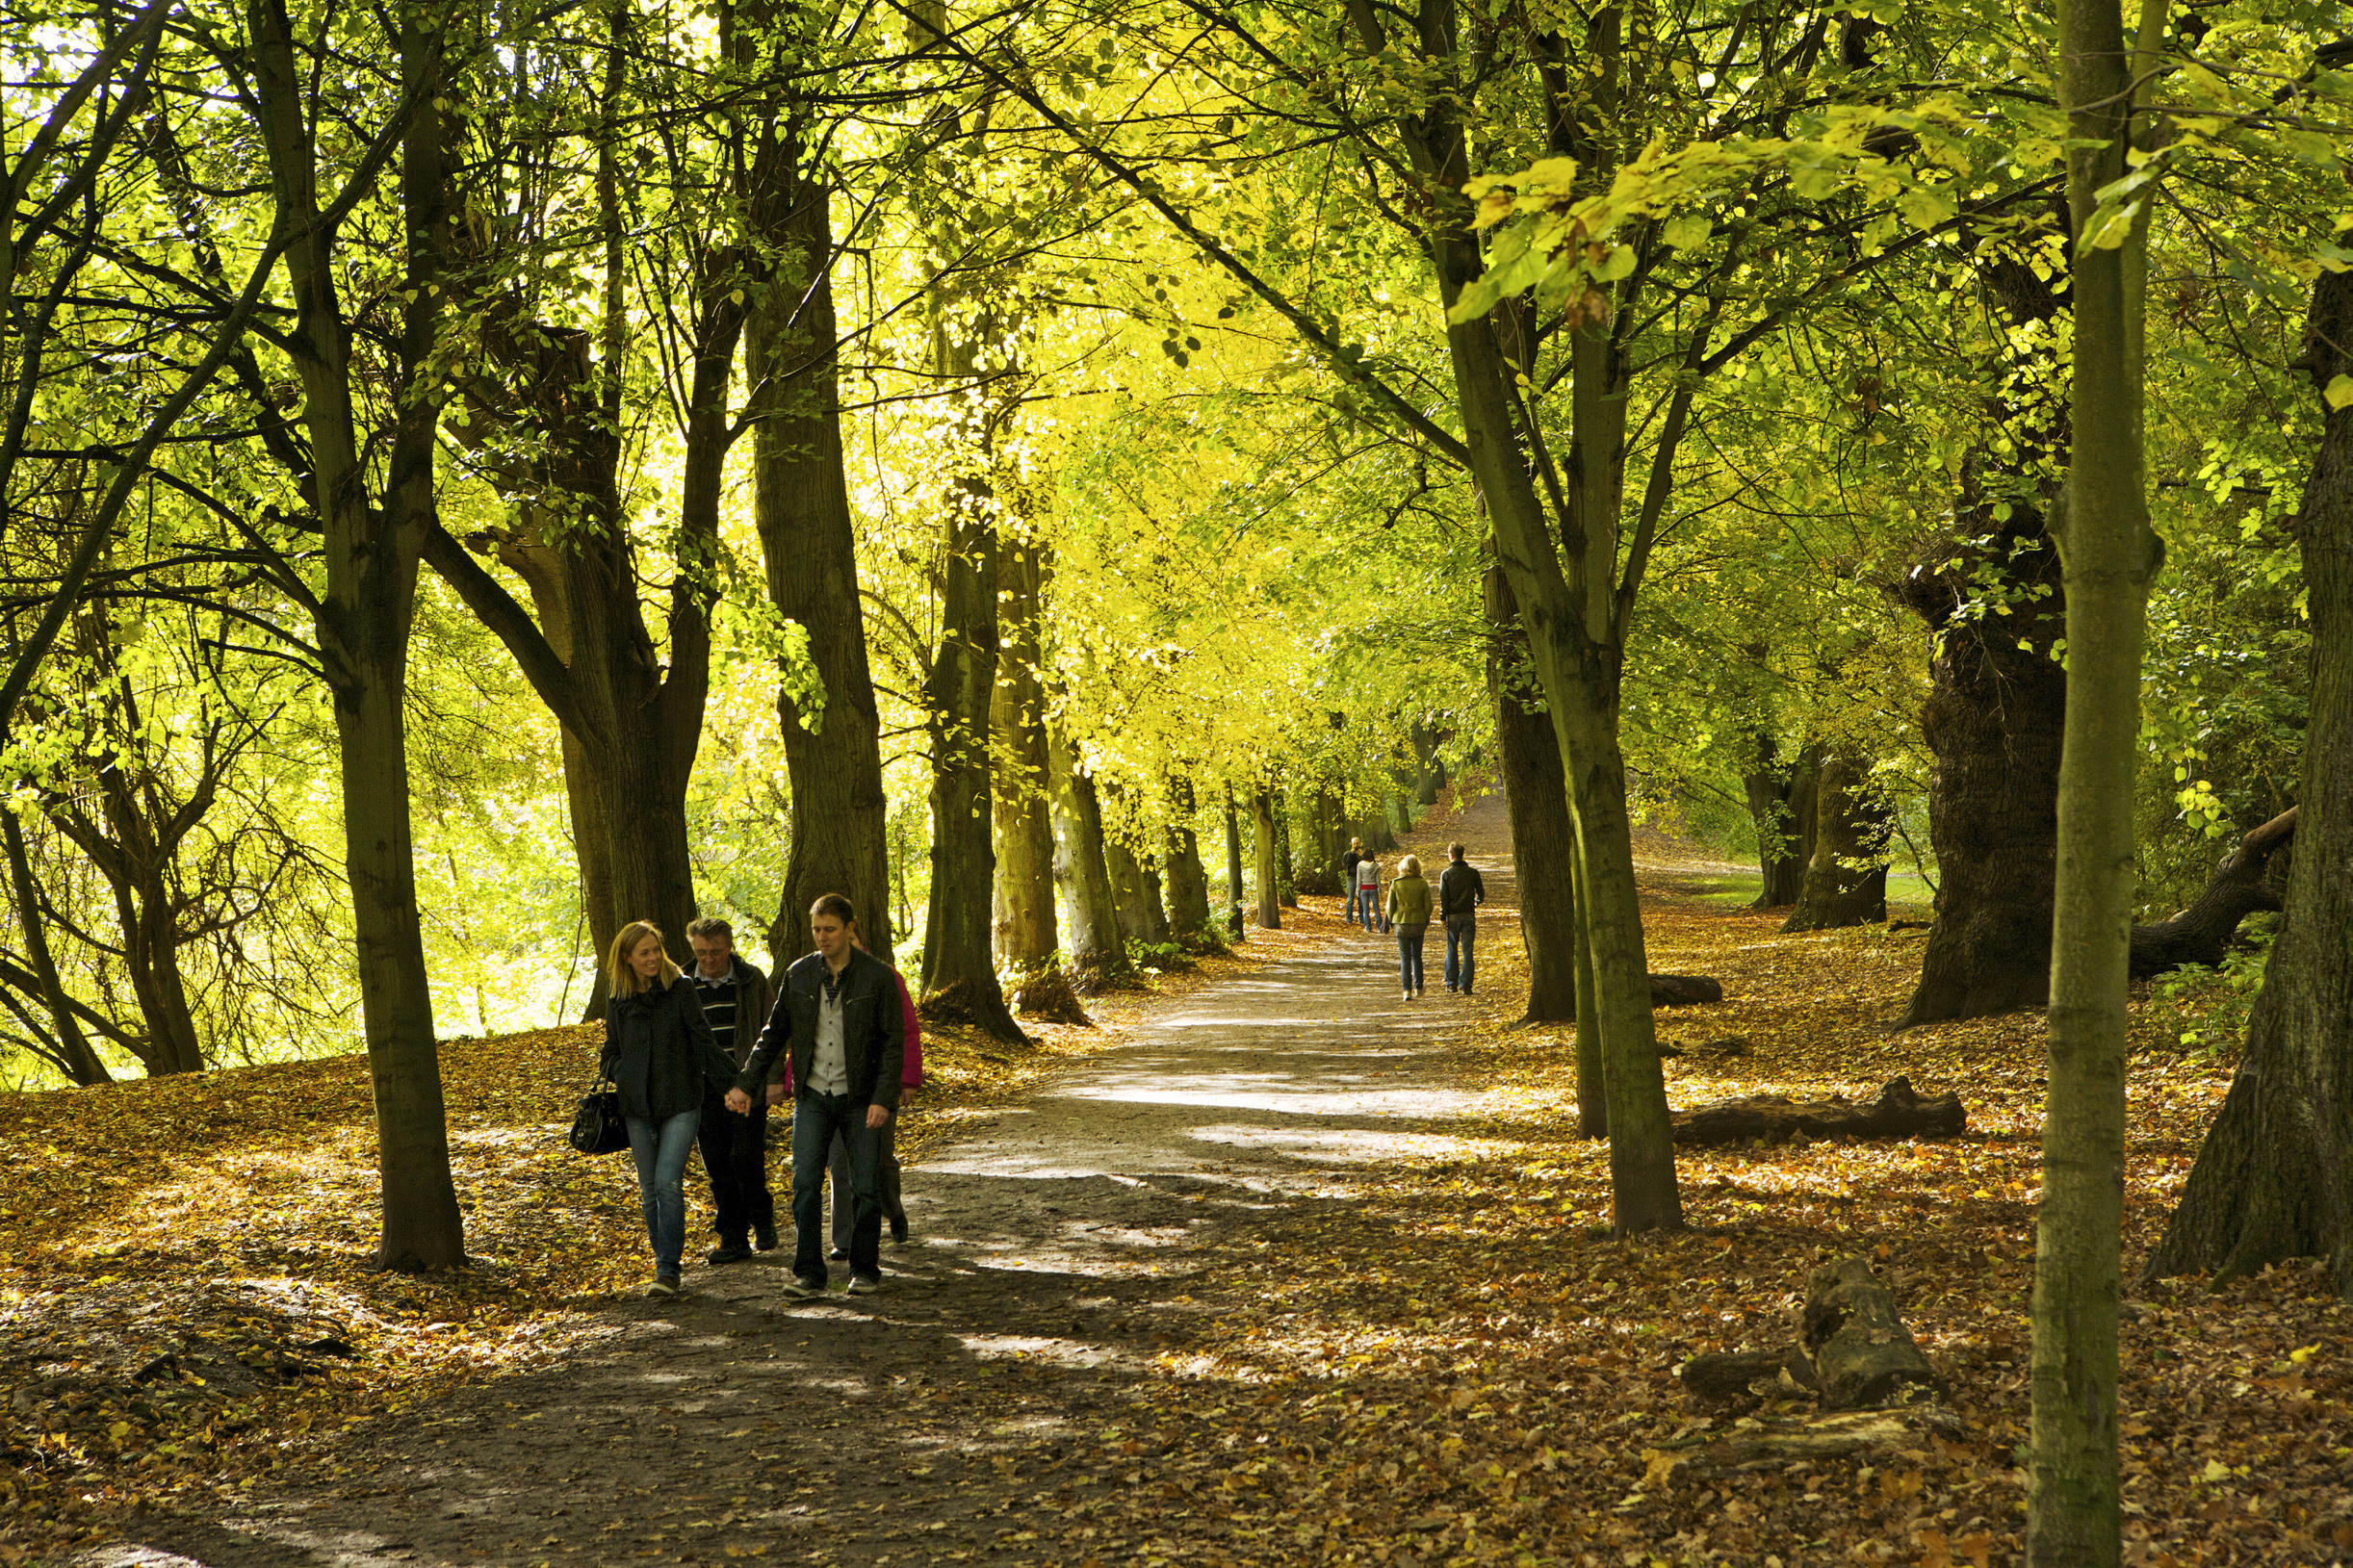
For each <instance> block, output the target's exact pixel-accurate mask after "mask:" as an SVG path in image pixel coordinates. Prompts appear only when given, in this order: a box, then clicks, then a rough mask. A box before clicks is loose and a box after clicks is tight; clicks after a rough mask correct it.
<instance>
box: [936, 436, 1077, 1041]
mask: <svg viewBox="0 0 2353 1568" xmlns="http://www.w3.org/2000/svg"><path fill="white" fill-rule="evenodd" d="M991 505H992V501H991V498H990V497H989V496H988V494H987V492H986V486H985V483H984V481H983V480H982V478H981V477H980V476H978V475H970V474H968V475H965V476H960V477H959V478H958V479H956V480H955V481H953V482H952V483H951V486H950V490H949V497H948V503H947V548H946V552H945V565H944V569H943V573H942V586H941V592H940V648H939V652H938V654H937V655H935V656H934V658H933V661H932V667H931V673H930V675H929V676H928V677H927V678H926V680H925V681H924V683H923V686H924V689H923V702H924V707H925V710H926V714H927V723H928V725H929V728H930V731H931V832H932V841H931V912H930V917H929V918H928V919H927V920H926V921H925V922H924V928H923V929H924V938H923V992H924V1008H925V1010H926V1012H927V1013H928V1014H930V1015H934V1016H937V1017H941V1018H944V1019H955V1020H958V1021H963V1020H967V1019H969V1020H970V1021H971V1022H972V1023H974V1024H976V1025H977V1026H979V1027H980V1028H981V1029H983V1030H985V1031H986V1032H988V1033H989V1034H991V1035H994V1036H996V1038H997V1039H999V1040H1006V1041H1022V1040H1025V1039H1027V1037H1026V1036H1025V1035H1023V1034H1022V1033H1021V1027H1020V1026H1019V1025H1018V1024H1016V1023H1015V1022H1014V1021H1013V1015H1012V1014H1011V1012H1009V1011H1008V1010H1007V1008H1006V1006H1005V997H1004V992H1003V990H1002V988H1001V987H1000V986H999V984H998V981H997V977H996V961H995V957H994V954H993V951H992V948H993V945H994V944H993V943H992V941H991V929H990V928H991V924H992V922H991V908H990V900H991V898H992V896H993V888H994V887H995V883H996V848H995V846H994V845H993V844H992V843H991V841H990V835H991V831H992V822H991V810H990V794H991V788H990V782H991V781H990V772H991V762H990V757H989V713H990V707H991V705H992V703H993V701H994V699H995V696H996V656H997V632H996V523H995V519H994V516H993V515H992V511H991ZM1073 935H1075V933H1073Z"/></svg>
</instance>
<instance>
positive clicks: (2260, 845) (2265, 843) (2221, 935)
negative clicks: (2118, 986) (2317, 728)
mask: <svg viewBox="0 0 2353 1568" xmlns="http://www.w3.org/2000/svg"><path fill="white" fill-rule="evenodd" d="M2310 744H2311V743H2310V740H2309V738H2308V739H2307V742H2306V746H2307V750H2306V753H2305V755H2306V756H2307V757H2310V756H2311V751H2310ZM2300 812H2301V808H2299V807H2294V806H2290V807H2289V808H2288V810H2285V811H2282V812H2281V813H2280V814H2279V815H2278V816H2275V817H2273V818H2272V819H2271V820H2270V821H2268V822H2266V823H2264V824H2263V826H2262V827H2260V828H2257V829H2256V830H2255V831H2254V832H2252V833H2250V834H2248V835H2245V836H2244V837H2242V838H2240V839H2239V841H2238V847H2237V849H2235V850H2233V851H2232V852H2231V855H2230V858H2229V859H2227V860H2225V861H2223V862H2222V863H2221V864H2220V865H2219V866H2217V867H2215V868H2214V874H2213V875H2212V876H2211V877H2210V878H2208V879H2207V883H2206V887H2205V888H2204V890H2203V891H2201V892H2200V893H2199V894H2198V898H2197V902H2195V903H2193V904H2191V905H2190V906H2189V908H2187V909H2185V910H2183V911H2182V912H2181V913H2177V914H2174V915H2171V916H2169V917H2168V918H2166V919H2163V920H2159V922H2158V923H2157V924H2155V925H2153V926H2134V927H2133V935H2132V938H2131V947H2130V953H2131V958H2130V963H2131V965H2132V971H2133V979H2135V980H2145V979H2147V978H2148V977H2149V976H2151V975H2159V974H2163V973H2164V972H2165V971H2166V970H2168V969H2178V968H2180V967H2181V966H2182V965H2184V964H2205V965H2207V966H2209V967H2210V968H2211V967H2213V966H2215V965H2218V964H2221V963H2222V957H2223V954H2224V953H2225V952H2227V951H2228V950H2229V948H2230V945H2231V938H2234V937H2236V936H2237V935H2238V923H2239V922H2240V921H2241V920H2244V919H2245V918H2246V917H2247V916H2248V915H2250V914H2252V913H2255V912H2256V911H2257V910H2276V909H2279V908H2281V907H2282V904H2281V899H2280V895H2279V894H2278V893H2277V892H2274V891H2273V890H2272V887H2271V884H2270V882H2269V880H2268V879H2267V877H2266V875H2265V873H2266V872H2267V871H2268V870H2269V869H2270V865H2271V859H2272V857H2273V856H2275V855H2277V854H2278V853H2279V852H2280V851H2281V850H2282V849H2284V848H2286V847H2287V845H2288V843H2289V841H2291V840H2292V839H2293V838H2294V837H2295V836H2296V821H2297V818H2298V816H2299V814H2300Z"/></svg>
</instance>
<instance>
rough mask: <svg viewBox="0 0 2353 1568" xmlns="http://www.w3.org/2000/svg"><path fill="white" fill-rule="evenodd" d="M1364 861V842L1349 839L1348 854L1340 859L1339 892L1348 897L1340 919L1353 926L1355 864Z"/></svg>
mask: <svg viewBox="0 0 2353 1568" xmlns="http://www.w3.org/2000/svg"><path fill="white" fill-rule="evenodd" d="M1362 859H1364V840H1363V839H1361V838H1351V839H1350V840H1349V841H1348V853H1347V854H1345V855H1343V856H1341V857H1340V891H1342V892H1344V893H1346V894H1347V895H1348V908H1347V910H1346V911H1345V912H1344V913H1342V914H1341V916H1340V918H1341V919H1343V920H1346V921H1347V922H1348V923H1349V924H1351V925H1354V924H1356V921H1357V862H1358V861H1361V860H1362Z"/></svg>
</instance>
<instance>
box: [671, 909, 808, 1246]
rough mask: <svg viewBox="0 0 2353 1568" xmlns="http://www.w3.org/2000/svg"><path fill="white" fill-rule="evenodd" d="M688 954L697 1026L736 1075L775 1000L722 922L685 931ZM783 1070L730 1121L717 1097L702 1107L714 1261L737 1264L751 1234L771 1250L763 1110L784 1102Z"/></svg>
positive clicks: (708, 919) (772, 1214) (772, 1217)
mask: <svg viewBox="0 0 2353 1568" xmlns="http://www.w3.org/2000/svg"><path fill="white" fill-rule="evenodd" d="M686 941H687V944H688V945H689V946H691V947H692V948H693V949H694V968H693V969H692V970H690V971H689V972H688V974H687V976H686V978H687V979H689V980H691V981H693V982H694V994H695V996H696V997H697V998H698V999H699V1000H700V1001H701V1002H702V1004H703V1018H704V1021H706V1022H707V1023H709V1024H710V1025H711V1036H712V1038H713V1039H715V1040H717V1041H718V1042H719V1049H721V1050H723V1051H725V1052H726V1053H727V1054H728V1055H729V1056H731V1057H733V1058H734V1059H735V1063H736V1067H737V1070H738V1071H740V1070H742V1067H743V1064H744V1061H745V1059H746V1058H748V1057H749V1056H750V1055H751V1054H752V1034H753V1030H754V1027H755V1026H756V1025H757V1024H759V1023H760V1022H761V1021H762V1020H763V1019H765V1018H766V1017H767V1015H768V1012H769V1010H770V1008H771V1007H772V1006H773V1005H774V1003H775V996H774V995H773V993H771V992H770V991H769V990H768V977H767V976H766V975H764V974H763V973H761V972H760V967H759V965H757V964H753V963H752V962H751V961H750V960H748V959H746V958H745V957H743V955H742V954H740V953H738V952H737V951H736V931H735V928H734V927H733V926H731V925H729V924H728V923H727V922H726V921H725V920H721V919H719V918H717V917H716V916H708V915H707V916H705V917H704V918H703V919H700V920H697V921H695V922H694V924H692V925H690V926H688V927H687V928H686ZM784 1077H785V1068H784V1064H783V1063H781V1062H780V1063H778V1064H777V1066H776V1071H775V1073H774V1075H773V1076H772V1077H771V1079H770V1080H769V1083H768V1086H767V1090H766V1092H765V1093H764V1094H763V1095H762V1096H761V1097H760V1098H759V1099H758V1100H755V1101H754V1102H753V1105H752V1109H751V1110H750V1112H749V1113H747V1114H745V1115H742V1116H737V1114H736V1113H735V1112H733V1111H731V1110H729V1109H728V1108H727V1106H726V1104H725V1102H724V1101H723V1100H722V1099H721V1098H720V1096H719V1095H718V1094H716V1093H713V1094H712V1095H711V1097H710V1098H709V1099H707V1100H705V1101H704V1102H703V1121H702V1125H701V1126H700V1127H699V1128H698V1129H697V1130H696V1142H697V1143H698V1144H700V1145H701V1148H702V1151H703V1170H704V1171H705V1173H707V1174H708V1175H709V1176H710V1177H711V1207H712V1208H714V1209H715V1210H717V1211H718V1212H717V1214H716V1215H715V1217H714V1219H713V1228H715V1229H716V1230H717V1231H718V1233H719V1245H718V1247H716V1248H714V1249H713V1250H712V1252H711V1262H713V1263H739V1262H741V1261H742V1260H743V1259H745V1258H748V1257H750V1256H751V1255H752V1248H751V1246H750V1244H751V1242H752V1241H753V1239H754V1238H755V1237H757V1238H758V1240H759V1243H760V1249H761V1250H762V1251H763V1252H766V1251H770V1250H772V1249H773V1248H774V1247H775V1246H776V1198H775V1196H774V1195H773V1194H771V1193H770V1192H769V1191H768V1107H769V1106H771V1105H780V1104H782V1103H783V1102H784V1098H785V1086H784Z"/></svg>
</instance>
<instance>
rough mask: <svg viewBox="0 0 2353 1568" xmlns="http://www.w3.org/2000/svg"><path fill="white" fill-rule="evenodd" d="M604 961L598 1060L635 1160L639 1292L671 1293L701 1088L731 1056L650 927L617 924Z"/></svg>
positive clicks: (682, 1238) (718, 1079)
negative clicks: (649, 1279) (648, 1259)
mask: <svg viewBox="0 0 2353 1568" xmlns="http://www.w3.org/2000/svg"><path fill="white" fill-rule="evenodd" d="M606 968H607V993H606V998H605V1049H604V1052H603V1055H602V1056H601V1057H600V1058H599V1061H598V1070H599V1071H601V1072H602V1073H603V1074H604V1075H605V1076H606V1077H607V1078H609V1079H610V1080H612V1083H613V1085H614V1087H615V1088H617V1089H618V1090H619V1091H620V1094H621V1116H622V1119H623V1120H624V1121H625V1122H626V1123H627V1125H628V1127H629V1147H630V1153H631V1154H632V1155H634V1156H635V1158H636V1162H637V1203H638V1206H639V1208H641V1209H642V1210H643V1211H644V1213H645V1236H646V1240H647V1241H648V1242H649V1243H651V1244H652V1245H653V1248H654V1283H653V1284H651V1285H649V1286H647V1287H646V1292H645V1293H646V1294H647V1295H648V1296H676V1295H677V1294H678V1287H679V1271H680V1261H681V1259H680V1254H682V1253H683V1252H685V1249H686V1194H685V1174H686V1151H687V1150H688V1149H690V1148H692V1147H693V1146H694V1134H695V1129H696V1128H697V1127H698V1126H699V1125H700V1124H701V1122H702V1119H703V1097H704V1094H705V1092H706V1091H708V1092H711V1093H723V1092H727V1091H728V1087H729V1086H730V1085H731V1084H733V1083H735V1082H737V1076H736V1064H735V1063H734V1062H732V1061H731V1060H729V1059H728V1056H727V1053H726V1052H724V1051H722V1050H720V1049H719V1042H718V1041H716V1040H715V1039H713V1038H712V1037H711V1025H710V1024H709V1023H707V1022H705V1021H704V1019H703V1007H702V1004H701V1003H700V1002H698V1001H696V1000H695V994H694V982H692V981H691V980H688V979H687V978H686V977H685V975H683V974H681V973H679V972H678V965H677V964H673V963H671V962H670V956H669V955H668V954H667V953H665V952H663V951H662V950H661V931H660V929H659V927H657V926H655V925H653V924H652V923H650V922H648V921H645V920H633V921H631V922H630V923H629V924H628V925H625V926H623V927H622V928H621V931H620V934H619V935H618V936H616V937H614V938H613V939H612V952H611V954H610V955H609V957H608V959H607V961H606Z"/></svg>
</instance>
